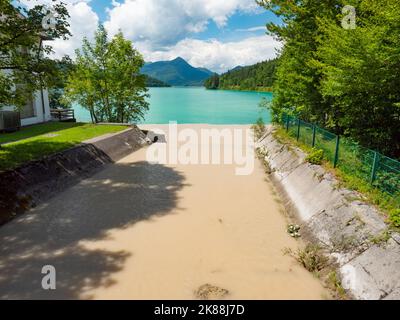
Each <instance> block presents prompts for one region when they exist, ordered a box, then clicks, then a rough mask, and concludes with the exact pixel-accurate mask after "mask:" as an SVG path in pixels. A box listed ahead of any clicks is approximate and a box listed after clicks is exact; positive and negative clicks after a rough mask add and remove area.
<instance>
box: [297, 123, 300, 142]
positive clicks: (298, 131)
mask: <svg viewBox="0 0 400 320" xmlns="http://www.w3.org/2000/svg"><path fill="white" fill-rule="evenodd" d="M299 139H300V119H297V141H299Z"/></svg>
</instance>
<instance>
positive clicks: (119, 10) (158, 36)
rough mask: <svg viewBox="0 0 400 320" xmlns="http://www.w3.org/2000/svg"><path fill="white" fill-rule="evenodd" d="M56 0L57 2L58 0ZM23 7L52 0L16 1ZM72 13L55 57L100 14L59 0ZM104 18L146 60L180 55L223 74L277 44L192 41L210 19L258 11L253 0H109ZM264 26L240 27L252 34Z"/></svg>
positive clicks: (269, 54) (221, 22) (88, 31)
mask: <svg viewBox="0 0 400 320" xmlns="http://www.w3.org/2000/svg"><path fill="white" fill-rule="evenodd" d="M58 1H61V0H58ZM21 2H23V3H25V4H26V5H28V6H32V5H34V4H37V3H45V4H46V3H47V4H48V3H52V0H37V1H33V0H21ZM63 2H64V3H66V4H67V9H68V11H69V14H70V16H71V18H70V25H71V26H70V31H71V33H72V34H73V36H72V37H71V38H70V39H69V40H68V41H63V40H60V39H58V40H54V41H52V43H51V44H52V46H53V48H54V50H55V52H56V57H61V56H63V55H64V54H68V55H71V56H74V50H75V49H77V48H80V47H81V44H82V39H83V37H84V36H86V37H87V38H88V39H89V40H91V39H93V35H94V32H95V30H96V28H97V25H98V22H99V17H98V15H97V14H96V13H95V12H94V11H93V9H92V8H91V7H90V0H63ZM110 6H111V8H109V9H108V14H109V16H108V20H107V21H106V22H105V26H106V28H107V30H108V31H109V32H110V35H113V34H115V33H116V32H118V31H119V30H122V31H123V32H124V35H125V36H126V37H127V38H129V39H130V40H132V41H133V42H134V44H135V46H136V47H137V48H138V49H139V50H140V51H141V52H142V53H143V55H144V57H145V59H146V61H158V60H171V59H174V58H176V57H177V56H181V57H183V58H184V59H186V60H187V61H188V62H189V63H191V64H192V65H194V66H197V67H207V68H209V69H210V70H213V71H216V72H224V71H227V70H228V69H231V68H233V67H235V66H237V65H251V64H254V63H257V62H259V61H262V60H266V59H269V58H273V57H275V55H276V48H279V47H280V44H279V43H278V42H276V41H275V40H274V39H273V38H272V37H270V36H266V35H263V36H257V37H256V36H254V37H251V38H247V39H244V40H240V41H231V42H226V43H224V42H221V41H218V40H195V39H192V38H191V37H192V36H193V34H195V33H199V32H202V31H204V30H205V29H206V28H207V26H208V24H209V23H210V22H211V21H213V22H215V23H216V24H217V25H218V26H219V27H220V28H223V27H224V26H226V25H227V22H228V19H229V17H230V16H232V15H233V14H235V13H236V12H253V13H257V12H258V10H259V7H258V6H257V5H256V3H255V1H254V0H112V1H111V3H110ZM261 28H263V29H265V27H261V26H260V27H254V28H249V29H239V30H236V31H246V32H254V31H258V30H261Z"/></svg>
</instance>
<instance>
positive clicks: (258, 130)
mask: <svg viewBox="0 0 400 320" xmlns="http://www.w3.org/2000/svg"><path fill="white" fill-rule="evenodd" d="M253 129H254V134H255V136H256V138H257V139H260V138H261V137H262V135H263V134H264V132H265V123H264V120H263V119H262V118H259V119H258V120H257V122H256V124H255V125H254V126H253Z"/></svg>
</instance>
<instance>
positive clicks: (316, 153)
mask: <svg viewBox="0 0 400 320" xmlns="http://www.w3.org/2000/svg"><path fill="white" fill-rule="evenodd" d="M323 160H324V150H321V149H320V150H317V149H315V148H313V150H312V152H311V153H310V154H309V155H308V156H307V158H306V161H307V162H309V163H311V164H317V165H320V164H322V161H323Z"/></svg>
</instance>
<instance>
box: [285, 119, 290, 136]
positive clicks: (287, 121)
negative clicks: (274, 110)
mask: <svg viewBox="0 0 400 320" xmlns="http://www.w3.org/2000/svg"><path fill="white" fill-rule="evenodd" d="M289 124H290V116H289V115H286V132H289Z"/></svg>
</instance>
